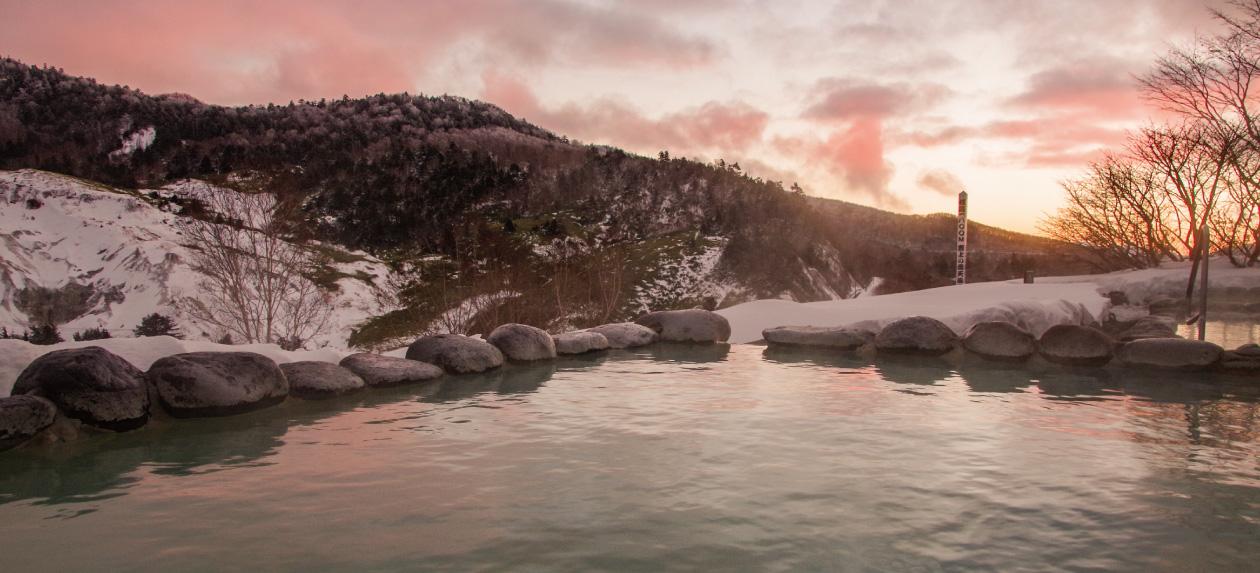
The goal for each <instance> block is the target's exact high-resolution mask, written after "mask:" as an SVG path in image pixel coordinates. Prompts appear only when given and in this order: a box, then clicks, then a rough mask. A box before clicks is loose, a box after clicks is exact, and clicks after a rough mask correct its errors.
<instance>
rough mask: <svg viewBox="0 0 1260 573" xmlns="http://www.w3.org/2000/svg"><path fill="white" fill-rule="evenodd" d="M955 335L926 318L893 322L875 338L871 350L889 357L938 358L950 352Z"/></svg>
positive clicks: (937, 321) (956, 336)
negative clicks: (873, 346)
mask: <svg viewBox="0 0 1260 573" xmlns="http://www.w3.org/2000/svg"><path fill="white" fill-rule="evenodd" d="M957 344H958V335H956V334H954V331H953V330H951V329H950V328H949V327H948V326H945V323H943V322H941V321H939V320H936V319H935V318H929V317H926V316H911V317H909V318H903V319H900V320H895V321H893V322H891V323H889V324H888V326H885V327H884V329H883V330H881V331H879V334H878V335H877V336H876V337H875V349H876V350H878V351H879V352H888V353H892V354H922V355H926V356H939V355H941V354H945V353H946V352H949V351H951V350H953V349H954V346H956V345H957Z"/></svg>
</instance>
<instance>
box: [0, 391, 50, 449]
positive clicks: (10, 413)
mask: <svg viewBox="0 0 1260 573" xmlns="http://www.w3.org/2000/svg"><path fill="white" fill-rule="evenodd" d="M56 417H57V407H56V406H54V405H53V403H52V402H49V401H48V400H45V399H43V398H40V397H38V396H31V395H26V394H24V395H22V396H7V397H4V398H0V451H4V450H7V449H9V448H13V447H16V446H18V445H21V444H22V442H25V441H27V440H29V439H31V438H33V437H35V435H36V434H39V433H40V431H42V430H43V429H44V428H47V427H48V426H51V425H52V423H53V420H55V419H56Z"/></svg>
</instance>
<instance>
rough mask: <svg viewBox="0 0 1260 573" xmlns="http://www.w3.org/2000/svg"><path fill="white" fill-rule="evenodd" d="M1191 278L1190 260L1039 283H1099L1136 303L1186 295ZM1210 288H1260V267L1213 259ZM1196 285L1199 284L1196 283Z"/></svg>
mask: <svg viewBox="0 0 1260 573" xmlns="http://www.w3.org/2000/svg"><path fill="white" fill-rule="evenodd" d="M1189 278H1190V263H1189V262H1179V263H1166V264H1164V265H1161V266H1160V267H1159V268H1155V269H1142V270H1140V271H1120V272H1114V273H1108V274H1102V275H1078V276H1068V277H1046V278H1044V279H1040V278H1039V279H1037V282H1044V283H1053V284H1062V283H1081V282H1087V283H1092V284H1095V285H1097V286H1098V289H1099V292H1104V293H1106V292H1110V291H1121V292H1123V293H1125V295H1126V296H1127V297H1128V298H1129V300H1130V301H1132V302H1135V303H1137V302H1149V301H1150V300H1152V299H1155V298H1161V297H1172V298H1183V297H1185V296H1186V281H1187V280H1188V279H1189ZM1208 281H1209V283H1210V285H1209V286H1210V289H1213V290H1215V289H1227V288H1260V267H1257V268H1250V269H1240V268H1238V267H1235V266H1233V265H1231V264H1229V261H1228V260H1227V259H1225V258H1221V257H1217V258H1213V259H1212V261H1211V265H1210V267H1209V272H1208ZM1195 286H1196V288H1197V287H1198V283H1197V282H1196V283H1195Z"/></svg>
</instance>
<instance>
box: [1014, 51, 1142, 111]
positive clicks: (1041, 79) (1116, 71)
mask: <svg viewBox="0 0 1260 573" xmlns="http://www.w3.org/2000/svg"><path fill="white" fill-rule="evenodd" d="M1008 105H1010V106H1012V107H1015V108H1019V109H1025V110H1032V111H1049V112H1062V111H1068V112H1075V113H1087V114H1093V115H1096V116H1098V117H1105V118H1109V119H1117V118H1126V117H1142V116H1143V115H1145V114H1146V113H1147V112H1148V111H1149V110H1147V109H1146V106H1145V105H1144V104H1143V101H1142V98H1141V94H1140V91H1139V88H1138V84H1137V81H1136V80H1135V79H1134V78H1133V76H1132V74H1131V72H1129V71H1128V69H1127V68H1126V67H1125V66H1124V65H1123V64H1122V63H1119V62H1110V63H1108V62H1098V61H1093V62H1074V63H1072V64H1070V65H1064V66H1059V67H1054V68H1050V69H1047V70H1043V71H1041V72H1038V73H1036V74H1033V75H1032V77H1030V78H1029V81H1028V86H1027V88H1026V90H1025V91H1024V92H1023V93H1021V94H1019V95H1017V96H1015V97H1014V98H1011V99H1010V100H1009V101H1008Z"/></svg>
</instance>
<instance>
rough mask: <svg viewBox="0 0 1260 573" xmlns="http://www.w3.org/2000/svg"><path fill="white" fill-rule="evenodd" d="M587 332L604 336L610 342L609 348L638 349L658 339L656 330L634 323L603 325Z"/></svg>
mask: <svg viewBox="0 0 1260 573" xmlns="http://www.w3.org/2000/svg"><path fill="white" fill-rule="evenodd" d="M586 330H587V332H595V333H598V334H602V335H603V336H604V338H605V339H607V340H608V347H609V348H636V347H639V346H646V345H648V344H652V343H653V342H656V339H657V334H656V331H655V330H652V329H650V328H648V327H646V326H643V325H642V324H635V323H633V322H615V323H612V324H601V325H599V326H595V327H592V328H588V329H586Z"/></svg>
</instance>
